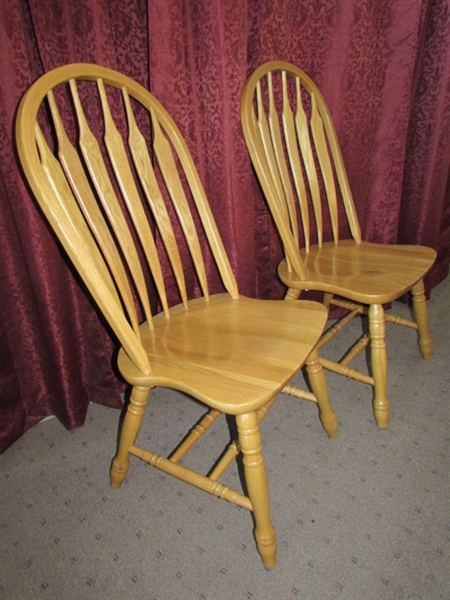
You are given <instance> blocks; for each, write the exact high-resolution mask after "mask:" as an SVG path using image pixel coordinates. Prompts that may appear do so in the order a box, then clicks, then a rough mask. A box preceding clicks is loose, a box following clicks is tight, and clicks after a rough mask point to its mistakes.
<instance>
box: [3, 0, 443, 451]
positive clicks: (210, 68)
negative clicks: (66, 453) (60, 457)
mask: <svg viewBox="0 0 450 600" xmlns="http://www.w3.org/2000/svg"><path fill="white" fill-rule="evenodd" d="M270 59H281V60H288V61H290V62H294V63H296V64H298V65H299V66H301V67H302V68H303V69H304V70H306V71H307V72H308V73H309V74H310V75H311V76H312V77H313V78H314V79H315V80H316V82H317V83H318V84H319V86H320V87H321V89H322V91H323V93H324V95H325V97H326V98H327V100H328V103H329V105H330V107H331V110H332V112H333V115H334V118H335V122H336V126H337V129H338V133H339V137H340V140H341V144H342V149H343V154H344V158H345V160H346V164H347V168H348V173H349V178H350V183H351V185H352V189H353V192H354V196H355V202H356V205H357V209H358V213H359V216H360V220H361V225H362V229H363V232H364V235H365V238H366V239H368V240H371V241H381V242H391V243H392V242H397V241H398V242H401V243H420V244H427V245H430V246H432V247H434V248H436V249H437V250H438V254H439V256H438V261H437V263H436V265H435V267H434V268H433V270H432V271H431V273H430V274H429V276H428V277H427V286H428V289H431V288H432V287H433V286H434V285H436V284H437V283H439V281H441V280H442V279H443V278H444V277H445V276H446V274H447V273H448V264H449V243H450V207H449V177H448V175H449V163H450V143H449V142H450V7H449V3H448V0H396V1H395V2H393V1H392V0H380V1H379V2H371V1H370V0H345V1H342V0H301V1H299V0H242V1H239V2H236V1H235V0H149V1H148V2H147V1H146V0H120V1H119V0H95V1H94V0H78V1H77V2H66V1H65V0H3V2H1V3H0V67H1V71H0V72H1V80H0V158H1V160H0V211H1V213H0V232H1V241H2V261H1V263H0V451H1V450H4V449H5V448H6V447H7V446H8V445H9V444H11V443H12V442H13V441H14V440H16V439H17V438H18V437H19V436H20V435H21V434H22V433H24V432H25V431H26V430H27V429H28V428H30V427H31V426H32V425H33V424H35V423H36V422H38V421H39V420H40V419H42V418H44V417H45V416H47V415H50V414H55V415H57V416H58V418H59V419H60V420H61V421H62V422H63V423H64V425H65V426H66V427H68V428H73V427H76V426H78V425H81V424H82V423H83V421H84V418H85V415H86V409H87V405H88V403H89V402H90V401H96V402H100V403H102V404H106V405H109V406H116V407H119V406H120V404H121V403H120V398H119V390H120V389H121V383H120V380H119V379H118V378H117V377H116V375H115V374H114V371H113V366H112V362H111V355H112V351H113V347H114V342H113V340H112V339H111V337H110V334H109V332H108V330H107V329H106V328H105V326H104V324H103V322H102V320H101V318H100V317H99V316H98V314H97V312H96V309H95V307H94V306H93V304H92V302H91V301H90V299H89V297H88V296H87V295H86V294H85V293H84V291H83V289H82V287H80V285H79V281H78V279H77V276H76V274H74V272H73V270H72V269H71V267H70V266H69V265H68V264H67V262H66V260H65V258H64V256H63V255H62V254H61V253H60V251H59V249H58V246H57V244H56V243H55V241H54V238H53V236H52V234H51V232H50V231H49V229H48V227H47V226H46V224H45V222H44V221H43V220H42V218H41V216H40V214H39V211H38V209H37V208H36V206H35V204H34V203H33V201H32V200H31V197H30V195H29V193H28V190H27V188H26V185H25V183H24V180H23V178H22V176H21V174H20V171H19V168H18V164H17V161H16V157H15V152H14V141H13V120H14V113H15V110H16V107H17V104H18V102H19V100H20V97H21V96H22V94H23V93H24V91H25V90H26V89H27V87H28V86H29V85H30V84H31V83H32V82H33V81H34V80H35V79H36V78H37V77H38V76H39V75H40V74H41V73H43V72H44V71H48V70H50V69H51V68H53V67H56V66H58V65H61V64H65V63H68V62H96V63H100V64H104V65H106V66H110V67H112V68H116V69H119V70H120V71H122V72H124V73H126V74H127V75H129V76H131V77H133V78H135V79H136V80H138V81H139V82H140V83H142V84H143V85H144V86H146V87H147V88H149V89H150V90H151V91H152V92H153V93H154V94H155V95H156V96H157V97H158V99H160V100H161V101H162V102H163V104H164V105H165V106H166V108H167V109H168V110H169V112H171V114H172V115H173V116H174V118H175V121H176V122H177V123H178V125H179V126H180V129H181V130H182V133H183V134H184V135H185V137H186V139H187V142H188V145H189V147H190V149H191V151H192V153H193V156H194V159H195V162H196V164H197V166H198V169H199V172H200V176H201V178H202V181H203V183H204V185H205V188H206V192H207V194H208V197H209V199H210V202H211V206H212V209H213V212H214V214H215V215H216V218H217V221H218V225H219V228H220V230H221V233H222V235H223V238H224V241H225V245H226V247H227V250H228V252H229V255H230V258H231V261H232V264H233V268H234V271H235V273H236V276H237V279H238V283H239V286H240V289H241V291H242V293H245V294H248V295H254V296H258V297H278V298H279V297H281V296H282V287H281V285H280V284H279V283H278V282H277V279H276V276H275V272H276V264H277V262H278V260H279V258H280V256H281V247H280V244H279V240H278V238H277V236H276V234H275V231H274V228H273V226H272V222H271V219H270V217H269V215H268V213H267V210H266V208H265V204H264V202H263V200H262V197H261V194H260V191H259V188H258V185H257V182H256V179H255V177H254V175H253V173H252V169H251V166H250V161H249V158H248V155H247V151H246V148H245V144H244V141H243V136H242V132H241V127H240V118H239V102H240V94H241V90H242V86H243V83H244V81H245V79H246V77H247V75H248V74H249V73H250V71H251V70H253V69H254V68H255V67H257V66H258V65H259V64H261V63H262V62H264V61H266V60H270Z"/></svg>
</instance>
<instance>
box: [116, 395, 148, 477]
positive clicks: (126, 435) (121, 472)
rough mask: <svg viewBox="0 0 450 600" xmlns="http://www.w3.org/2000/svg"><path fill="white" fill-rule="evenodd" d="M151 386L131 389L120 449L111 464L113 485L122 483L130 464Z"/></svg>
mask: <svg viewBox="0 0 450 600" xmlns="http://www.w3.org/2000/svg"><path fill="white" fill-rule="evenodd" d="M149 393H150V388H148V387H139V386H134V387H133V389H132V390H131V397H130V403H129V405H128V408H127V412H126V415H125V419H124V420H123V424H122V430H121V432H120V440H119V449H118V451H117V454H116V456H115V458H114V460H113V462H112V466H111V474H110V477H111V487H113V488H118V487H120V486H121V485H122V482H123V480H124V479H125V477H126V475H127V473H128V469H129V466H130V448H131V446H133V444H134V442H135V441H136V438H137V436H138V433H139V429H140V428H141V423H142V418H143V416H144V410H145V405H146V404H147V400H148V396H149Z"/></svg>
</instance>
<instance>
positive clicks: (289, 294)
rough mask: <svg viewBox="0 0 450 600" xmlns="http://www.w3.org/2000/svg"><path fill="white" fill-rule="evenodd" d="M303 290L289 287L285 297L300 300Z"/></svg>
mask: <svg viewBox="0 0 450 600" xmlns="http://www.w3.org/2000/svg"><path fill="white" fill-rule="evenodd" d="M300 294H301V290H295V289H294V288H289V289H288V291H287V292H286V294H285V296H284V299H285V300H298V299H299V298H300Z"/></svg>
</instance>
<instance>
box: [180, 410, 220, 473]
mask: <svg viewBox="0 0 450 600" xmlns="http://www.w3.org/2000/svg"><path fill="white" fill-rule="evenodd" d="M221 414H222V413H221V412H219V411H218V410H214V409H211V410H210V411H209V412H208V413H207V414H206V415H205V416H204V417H203V418H202V419H201V421H200V423H198V424H197V425H196V426H195V427H194V429H192V431H191V432H190V433H189V434H188V436H187V437H186V438H185V439H184V440H183V441H182V442H181V444H180V445H179V446H178V447H177V448H176V450H174V451H173V452H172V454H171V456H170V460H171V461H172V462H174V463H177V462H179V461H180V460H181V459H182V458H183V456H184V455H185V454H186V452H188V451H189V450H190V449H191V448H192V446H194V444H195V443H196V442H198V440H199V439H201V437H202V436H203V435H204V434H205V433H206V432H207V431H208V429H209V428H210V427H211V425H212V424H213V423H214V421H215V420H216V419H217V417H219V416H220V415H221Z"/></svg>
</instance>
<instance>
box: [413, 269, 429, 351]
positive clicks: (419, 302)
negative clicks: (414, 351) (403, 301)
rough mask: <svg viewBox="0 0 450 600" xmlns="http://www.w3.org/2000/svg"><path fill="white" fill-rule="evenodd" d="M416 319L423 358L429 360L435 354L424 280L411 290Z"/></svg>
mask: <svg viewBox="0 0 450 600" xmlns="http://www.w3.org/2000/svg"><path fill="white" fill-rule="evenodd" d="M411 293H412V299H413V308H414V317H415V319H416V323H417V327H418V331H419V348H420V351H421V353H422V356H423V357H424V358H425V359H426V360H429V359H430V358H431V356H432V354H433V344H432V341H431V337H430V334H429V332H428V307H427V301H426V298H425V289H424V285H423V279H421V280H420V281H418V282H417V283H416V284H415V285H414V286H413V287H412V289H411Z"/></svg>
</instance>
